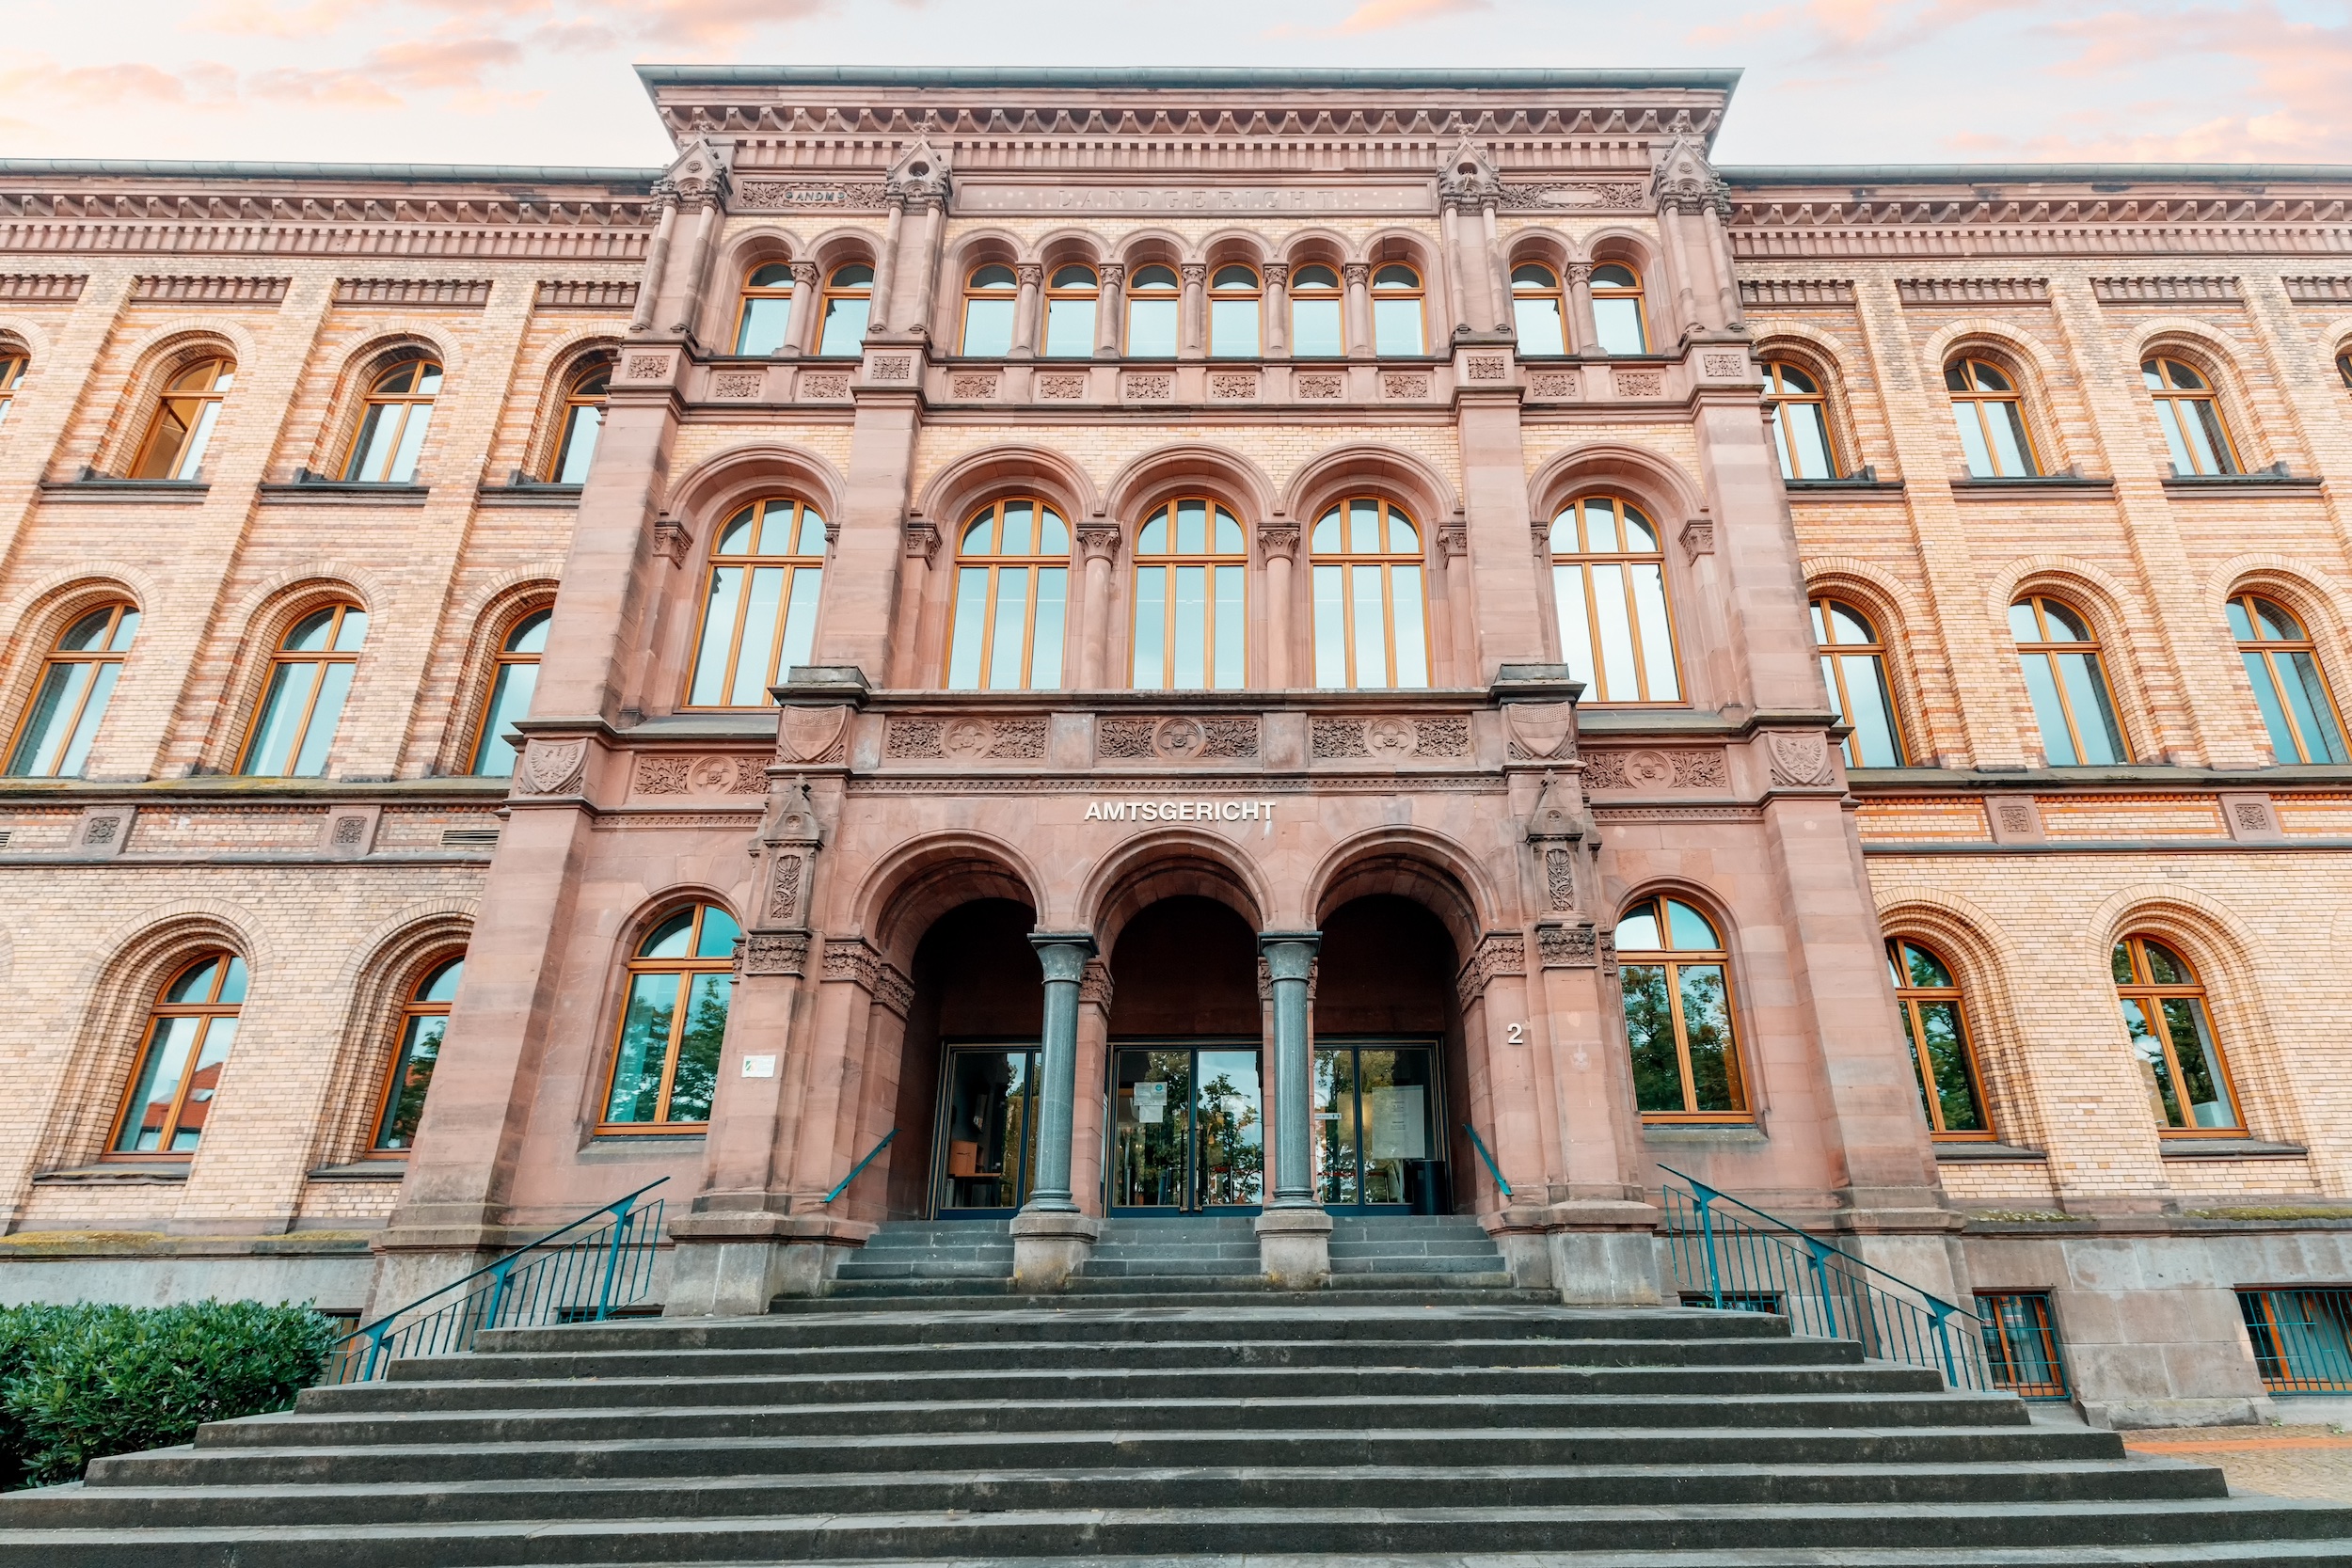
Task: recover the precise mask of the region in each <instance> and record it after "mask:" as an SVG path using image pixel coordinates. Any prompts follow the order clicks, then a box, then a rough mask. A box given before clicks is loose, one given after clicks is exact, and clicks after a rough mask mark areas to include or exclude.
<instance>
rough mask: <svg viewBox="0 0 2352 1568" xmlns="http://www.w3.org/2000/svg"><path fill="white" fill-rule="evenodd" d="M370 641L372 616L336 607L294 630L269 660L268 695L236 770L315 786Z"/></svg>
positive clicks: (313, 615) (345, 606)
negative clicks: (313, 781)
mask: <svg viewBox="0 0 2352 1568" xmlns="http://www.w3.org/2000/svg"><path fill="white" fill-rule="evenodd" d="M367 640H368V612H367V611H366V610H361V609H360V608H359V607H358V606H357V605H348V604H339V605H333V606H330V607H328V608H327V609H326V610H315V611H313V612H312V613H310V614H309V615H306V616H304V617H303V618H302V619H301V620H299V621H297V622H295V623H294V629H293V630H292V631H289V632H288V633H287V634H286V638H285V641H283V642H281V643H279V644H278V654H277V657H274V658H272V659H271V660H270V671H269V688H268V690H267V691H266V692H265V693H264V695H263V696H262V704H261V706H260V707H259V708H257V709H256V710H255V711H254V715H253V729H252V731H251V733H250V734H249V735H247V736H246V743H245V758H244V761H243V762H242V763H240V764H239V766H238V768H237V771H238V772H240V773H247V774H253V775H257V776H260V777H263V778H295V779H315V778H318V777H321V776H322V775H324V774H325V773H326V753H327V749H328V748H329V747H330V746H332V745H333V744H334V740H335V725H336V723H337V721H340V720H341V719H342V713H343V702H344V700H345V699H346V698H347V697H349V696H350V695H351V681H352V677H353V675H354V674H356V673H358V667H359V650H360V647H361V646H362V645H363V644H364V643H365V642H366V641H367Z"/></svg>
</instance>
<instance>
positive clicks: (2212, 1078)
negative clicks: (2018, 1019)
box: [2113, 936, 2239, 1133]
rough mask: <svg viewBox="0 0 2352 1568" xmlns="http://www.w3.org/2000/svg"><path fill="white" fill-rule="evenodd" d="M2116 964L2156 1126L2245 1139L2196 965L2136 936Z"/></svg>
mask: <svg viewBox="0 0 2352 1568" xmlns="http://www.w3.org/2000/svg"><path fill="white" fill-rule="evenodd" d="M2113 964H2114V969H2115V991H2116V997H2117V999H2118V1000H2119V1001H2121V1002H2122V1005H2123V1027H2124V1029H2125V1030H2126V1031H2128V1032H2129V1033H2130V1035H2131V1037H2132V1050H2133V1052H2134V1053H2136V1054H2137V1056H2138V1058H2139V1070H2140V1075H2141V1077H2142V1078H2143V1079H2144V1080H2145V1081H2146V1084H2147V1087H2148V1109H2149V1112H2150V1114H2151V1115H2153V1117H2155V1119H2156V1125H2157V1126H2158V1127H2159V1128H2161V1129H2163V1130H2164V1131H2165V1132H2190V1133H2195V1132H2236V1131H2238V1128H2239V1122H2238V1112H2237V1101H2236V1100H2235V1098H2234V1097H2233V1095H2232V1094H2231V1093H2230V1071H2229V1066H2228V1064H2227V1063H2225V1062H2224V1061H2223V1060H2222V1059H2221V1042H2220V1041H2218V1040H2217V1039H2215V1038H2214V1034H2213V1024H2212V1022H2211V1021H2210V1020H2209V1019H2207V1017H2206V1016H2205V988H2204V987H2203V986H2201V985H2199V984H2198V983H2197V973H2196V971H2194V970H2192V969H2190V968H2189V966H2188V960H2187V959H2185V958H2182V957H2181V956H2180V955H2179V954H2178V953H2175V952H2174V951H2173V950H2172V949H2171V948H2169V947H2168V946H2166V945H2165V944H2164V943H2163V942H2157V941H2155V940H2154V939H2153V938H2152V937H2143V936H2132V937H2125V938H2124V939H2123V940H2122V942H2117V943H2116V944H2115V955H2114V958H2113Z"/></svg>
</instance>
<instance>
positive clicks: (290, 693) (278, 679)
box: [245, 664, 319, 778]
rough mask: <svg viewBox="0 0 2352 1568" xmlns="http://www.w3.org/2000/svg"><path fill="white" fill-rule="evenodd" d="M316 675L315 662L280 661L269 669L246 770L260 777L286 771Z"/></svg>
mask: <svg viewBox="0 0 2352 1568" xmlns="http://www.w3.org/2000/svg"><path fill="white" fill-rule="evenodd" d="M318 676H319V667H318V666H317V665H315V664H280V665H278V667H277V668H276V669H275V670H272V671H271V672H270V677H269V695H268V696H266V697H264V698H263V699H262V719H261V722H260V723H258V724H256V725H255V726H254V727H253V744H252V746H251V747H250V749H248V750H247V752H246V759H245V771H246V772H247V773H250V774H253V775H255V776H257V777H261V778H276V777H278V776H280V775H282V774H284V773H285V771H286V763H287V761H288V759H289V758H290V757H291V756H292V755H293V753H294V741H295V738H296V737H295V735H294V730H295V727H296V726H297V725H299V724H300V723H301V722H302V715H303V712H304V711H305V710H306V709H307V708H308V707H309V706H310V688H311V687H312V685H314V684H315V683H316V682H317V680H318Z"/></svg>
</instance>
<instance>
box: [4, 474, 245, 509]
mask: <svg viewBox="0 0 2352 1568" xmlns="http://www.w3.org/2000/svg"><path fill="white" fill-rule="evenodd" d="M212 490H213V486H212V484H211V483H210V482H209V481H206V480H201V479H116V478H114V477H112V476H111V475H107V474H100V473H92V472H91V471H90V470H89V469H87V468H85V469H83V470H82V473H81V475H80V477H78V478H75V479H69V480H64V481H57V480H43V481H42V482H41V486H40V493H41V494H42V495H43V496H44V497H46V498H47V499H50V500H60V501H143V502H149V503H153V502H158V501H160V502H162V503H164V504H165V505H167V506H168V505H180V506H190V505H194V504H195V503H197V502H199V501H201V500H202V499H204V498H205V497H206V496H208V495H210V494H212Z"/></svg>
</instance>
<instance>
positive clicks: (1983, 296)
mask: <svg viewBox="0 0 2352 1568" xmlns="http://www.w3.org/2000/svg"><path fill="white" fill-rule="evenodd" d="M1847 293H1848V294H1849V295H1850V296H1851V293H1852V286H1851V284H1849V285H1848V286H1847ZM1895 293H1896V295H1897V297H1899V299H1901V301H1902V302H1903V303H1904V304H1905V305H2047V304H2049V303H2050V280H2049V279H2048V278H2046V277H1899V278H1897V279H1896V280H1895Z"/></svg>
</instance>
